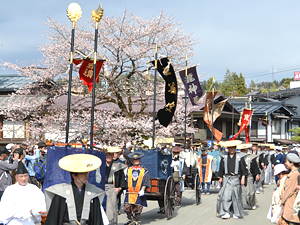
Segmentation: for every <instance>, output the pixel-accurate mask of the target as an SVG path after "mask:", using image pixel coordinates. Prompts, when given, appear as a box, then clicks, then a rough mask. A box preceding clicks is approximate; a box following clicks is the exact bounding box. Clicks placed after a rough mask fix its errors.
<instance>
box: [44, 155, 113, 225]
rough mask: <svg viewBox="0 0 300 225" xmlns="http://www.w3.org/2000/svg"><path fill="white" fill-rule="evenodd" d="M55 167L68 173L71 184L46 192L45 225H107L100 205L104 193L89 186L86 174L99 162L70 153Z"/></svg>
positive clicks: (87, 156)
mask: <svg viewBox="0 0 300 225" xmlns="http://www.w3.org/2000/svg"><path fill="white" fill-rule="evenodd" d="M58 165H59V167H60V168H62V169H63V170H66V171H69V172H70V175H71V179H72V181H71V183H68V184H67V183H61V184H56V185H53V186H51V187H49V188H47V189H45V197H46V204H47V211H48V215H47V219H46V221H45V225H54V224H55V225H62V224H64V225H67V224H81V225H85V224H88V225H105V224H108V219H107V217H106V214H105V212H104V210H103V208H102V206H101V205H102V201H103V198H104V195H105V192H104V191H103V190H102V189H100V188H98V187H96V186H95V185H92V184H89V183H88V177H89V172H90V171H93V170H96V169H98V168H99V167H100V166H101V159H100V158H98V157H97V156H94V155H90V154H72V155H68V156H65V157H63V158H61V159H60V160H59V162H58Z"/></svg>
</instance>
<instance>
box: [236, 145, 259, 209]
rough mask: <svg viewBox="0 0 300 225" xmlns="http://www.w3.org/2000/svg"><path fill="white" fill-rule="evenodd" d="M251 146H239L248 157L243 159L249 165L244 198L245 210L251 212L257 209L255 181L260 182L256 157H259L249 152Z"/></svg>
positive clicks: (243, 187) (243, 189)
mask: <svg viewBox="0 0 300 225" xmlns="http://www.w3.org/2000/svg"><path fill="white" fill-rule="evenodd" d="M250 147H251V144H241V145H238V146H237V149H240V150H241V152H242V153H245V154H246V155H245V156H244V157H243V159H244V160H245V163H246V165H247V170H248V175H247V176H246V180H245V185H242V198H243V206H244V209H247V210H251V209H253V210H254V209H256V205H255V204H256V203H257V199H256V196H255V186H254V181H257V180H259V174H260V171H259V168H258V165H257V161H256V157H258V155H253V154H251V153H250V152H248V149H250Z"/></svg>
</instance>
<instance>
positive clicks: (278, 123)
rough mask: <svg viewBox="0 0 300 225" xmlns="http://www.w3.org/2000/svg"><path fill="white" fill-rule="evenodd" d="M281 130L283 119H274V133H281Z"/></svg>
mask: <svg viewBox="0 0 300 225" xmlns="http://www.w3.org/2000/svg"><path fill="white" fill-rule="evenodd" d="M280 131H281V121H280V120H273V121H272V133H273V134H280Z"/></svg>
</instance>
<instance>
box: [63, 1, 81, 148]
mask: <svg viewBox="0 0 300 225" xmlns="http://www.w3.org/2000/svg"><path fill="white" fill-rule="evenodd" d="M81 14H82V11H81V7H80V5H79V4H77V3H71V4H70V5H69V6H68V9H67V16H68V18H69V19H70V20H71V22H72V35H71V52H70V70H69V87H68V102H67V124H66V143H68V142H69V130H70V111H71V87H72V86H71V83H72V72H73V58H74V39H75V23H76V22H77V21H78V20H79V19H80V17H81Z"/></svg>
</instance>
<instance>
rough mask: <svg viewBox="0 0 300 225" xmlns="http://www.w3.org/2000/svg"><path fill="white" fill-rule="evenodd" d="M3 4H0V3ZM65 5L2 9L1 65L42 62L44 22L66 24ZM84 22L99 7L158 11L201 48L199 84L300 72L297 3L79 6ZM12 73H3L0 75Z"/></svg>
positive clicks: (41, 2) (116, 12)
mask: <svg viewBox="0 0 300 225" xmlns="http://www.w3.org/2000/svg"><path fill="white" fill-rule="evenodd" d="M1 1H3V0H1ZM72 2H74V1H69V0H35V1H33V0H28V1H24V0H11V1H5V3H2V4H1V7H0V30H1V35H0V60H3V61H8V62H12V63H16V62H25V61H29V62H33V61H34V60H37V59H39V58H41V57H42V55H41V54H40V52H39V51H38V46H40V45H42V44H44V43H46V42H47V40H46V39H45V36H46V35H47V30H48V29H47V26H46V25H44V24H43V23H44V22H46V21H47V16H49V17H51V18H52V19H54V20H56V21H57V22H59V23H62V24H70V30H71V22H70V20H69V19H68V18H67V15H66V9H67V8H68V5H69V4H70V3H72ZM76 2H77V3H78V4H80V6H81V8H82V11H83V13H82V18H81V19H80V20H83V19H88V18H90V17H91V11H92V10H94V9H96V8H97V7H98V4H99V3H101V4H102V7H103V9H104V16H114V17H118V16H121V15H122V14H123V12H124V9H125V8H126V10H127V11H128V12H131V13H133V14H135V15H137V16H140V17H143V18H145V19H146V18H150V17H157V16H158V15H159V13H160V12H161V10H163V11H164V12H166V13H168V14H169V15H171V16H174V17H175V22H181V23H182V25H181V26H182V28H183V30H184V31H186V32H189V33H193V37H195V38H198V39H199V40H200V41H201V44H198V45H197V46H195V49H194V51H195V57H194V58H193V62H192V63H191V65H194V64H198V63H201V65H200V66H198V67H197V71H198V74H199V75H201V74H202V75H204V76H203V77H201V78H200V81H201V79H203V80H207V79H209V78H211V77H212V76H213V75H215V79H216V81H218V82H222V81H223V79H224V75H225V74H226V71H227V69H229V70H230V71H231V72H236V73H238V74H239V73H242V74H243V76H244V77H245V80H246V83H247V84H249V83H250V81H251V79H253V81H254V82H255V83H259V82H262V81H270V82H272V81H273V80H277V81H281V80H282V79H283V78H286V77H290V78H293V77H294V72H295V71H300V38H299V37H300V13H299V9H300V1H297V0H288V1H279V0H264V1H261V0H251V1H248V0H243V1H241V0H226V1H224V0H186V1H178V0H172V1H171V0H163V1H162V0H160V1H157V0H152V1H144V0H109V1H103V2H98V1H94V0H89V1H86V0H77V1H76ZM11 73H16V72H15V71H7V70H3V68H2V67H0V74H11Z"/></svg>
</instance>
